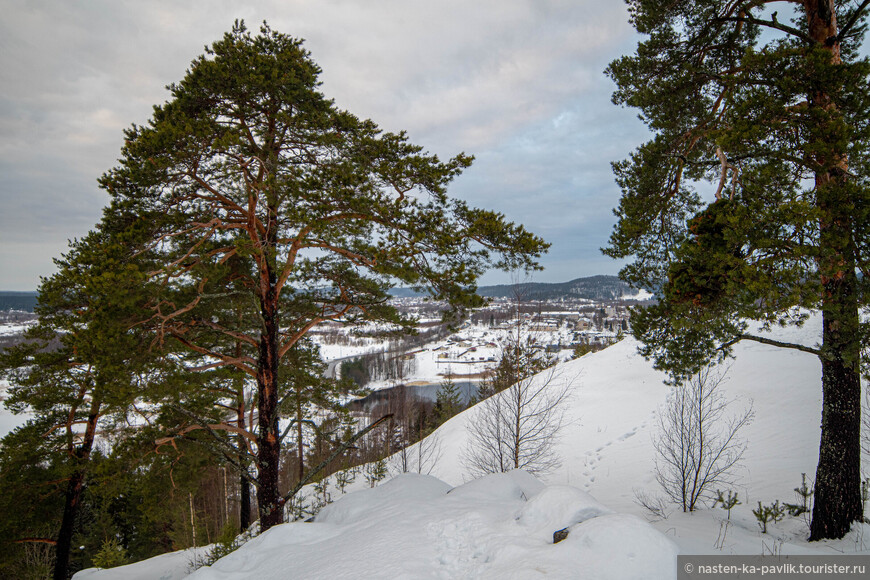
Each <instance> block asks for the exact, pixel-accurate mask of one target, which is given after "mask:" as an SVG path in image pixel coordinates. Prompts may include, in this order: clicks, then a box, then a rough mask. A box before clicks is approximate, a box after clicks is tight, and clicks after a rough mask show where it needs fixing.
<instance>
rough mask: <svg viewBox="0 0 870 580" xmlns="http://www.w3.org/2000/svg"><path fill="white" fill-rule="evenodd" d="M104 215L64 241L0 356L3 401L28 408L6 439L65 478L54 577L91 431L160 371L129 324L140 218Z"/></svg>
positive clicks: (62, 570) (81, 485)
mask: <svg viewBox="0 0 870 580" xmlns="http://www.w3.org/2000/svg"><path fill="white" fill-rule="evenodd" d="M112 219H115V220H117V218H114V217H113V218H111V219H106V220H104V222H103V223H102V224H101V228H100V229H97V230H94V231H92V232H91V233H89V234H88V235H87V236H86V237H85V238H84V239H82V240H79V241H75V242H72V243H71V248H70V251H69V252H68V253H67V254H66V255H64V256H63V257H62V258H60V259H58V260H55V262H56V264H57V266H58V272H57V273H56V274H55V275H54V276H52V277H50V278H47V279H43V281H42V284H40V287H39V301H38V304H37V307H36V313H37V315H38V316H39V319H38V323H37V325H36V326H34V327H33V328H31V329H29V330H28V331H27V332H26V334H25V337H26V338H27V339H28V340H27V342H26V343H25V344H22V345H19V346H17V347H13V348H11V349H8V350H6V351H4V352H3V353H2V355H0V372H2V374H3V376H4V377H5V378H6V379H7V380H9V382H10V385H11V386H10V388H9V389H8V393H9V397H8V399H7V400H6V402H5V404H6V406H7V407H9V408H10V409H12V410H13V411H14V412H25V411H27V412H31V413H33V415H35V418H34V419H31V420H30V422H29V423H28V426H27V427H26V428H25V429H22V430H20V431H18V432H16V434H15V435H14V437H12V438H7V439H5V440H4V445H9V444H11V442H12V441H15V440H17V439H19V438H20V437H21V436H23V435H24V434H25V433H28V432H30V433H33V434H36V431H34V430H33V428H34V427H35V426H37V425H38V426H39V432H40V433H41V435H42V437H41V440H39V441H36V442H31V443H30V444H31V445H33V446H34V447H35V448H36V449H40V450H42V452H43V453H44V454H47V455H48V456H49V457H50V458H51V459H50V461H51V463H52V464H53V465H55V466H57V467H58V468H59V469H62V470H63V472H64V477H63V479H64V480H65V481H66V490H65V500H64V507H63V514H62V517H61V518H60V531H59V532H58V535H57V540H56V544H55V546H56V550H55V552H56V557H55V566H54V578H56V579H59V580H60V579H63V580H66V578H67V577H68V575H69V561H70V551H71V547H72V540H73V533H74V525H75V522H76V517H77V514H78V512H79V507H80V505H81V501H82V495H83V492H84V489H85V487H86V485H87V475H88V469H89V464H90V458H91V453H92V451H93V447H94V442H95V440H96V434H97V431H98V429H105V430H108V429H109V426H110V424H111V422H112V420H119V419H123V418H124V417H125V416H126V415H127V414H128V413H129V412H130V411H131V409H132V405H133V403H134V402H136V401H139V400H142V397H143V394H144V393H146V392H147V387H148V386H149V385H150V384H151V381H152V380H154V379H155V378H156V377H158V376H159V375H160V370H159V366H158V364H159V358H158V357H156V356H154V355H153V353H152V351H151V350H150V348H149V342H150V338H148V337H146V335H145V333H144V332H142V330H141V329H138V328H136V326H135V325H136V323H137V322H138V321H141V319H142V318H143V317H144V316H145V315H146V312H145V311H143V310H141V305H142V304H143V301H142V296H143V290H144V288H145V286H147V284H145V275H144V267H143V263H142V261H141V255H140V256H139V257H137V256H136V249H137V248H138V246H137V245H136V244H135V243H134V241H135V238H136V236H139V235H141V232H142V228H146V229H147V220H144V219H142V218H133V220H132V221H131V223H128V224H125V227H126V229H113V228H119V224H117V223H115V224H112V223H111V221H112Z"/></svg>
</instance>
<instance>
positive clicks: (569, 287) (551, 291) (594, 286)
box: [390, 276, 637, 300]
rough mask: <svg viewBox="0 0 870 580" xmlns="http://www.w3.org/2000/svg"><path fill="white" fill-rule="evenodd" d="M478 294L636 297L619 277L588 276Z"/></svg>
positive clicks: (407, 293)
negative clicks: (568, 280)
mask: <svg viewBox="0 0 870 580" xmlns="http://www.w3.org/2000/svg"><path fill="white" fill-rule="evenodd" d="M477 293H478V294H480V295H481V296H484V297H486V298H513V297H514V296H516V295H517V293H519V295H520V296H521V297H522V299H523V300H558V299H559V298H585V299H587V300H614V299H617V298H619V297H621V296H634V295H636V294H637V290H634V289H633V288H631V287H630V286H629V285H628V284H626V283H625V282H623V281H622V280H620V279H619V278H617V277H616V276H589V277H586V278H577V279H576V280H571V281H570V282H556V283H546V282H526V283H521V284H516V285H514V284H500V285H497V286H482V287H480V288H478V290H477ZM390 294H392V295H393V296H395V297H397V298H408V297H413V296H420V294H419V293H415V292H414V291H413V290H411V289H410V288H393V290H391V291H390Z"/></svg>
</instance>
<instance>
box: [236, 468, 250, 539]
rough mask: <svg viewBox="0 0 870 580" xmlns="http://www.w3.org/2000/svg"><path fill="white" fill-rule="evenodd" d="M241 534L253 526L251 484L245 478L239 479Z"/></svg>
mask: <svg viewBox="0 0 870 580" xmlns="http://www.w3.org/2000/svg"><path fill="white" fill-rule="evenodd" d="M239 495H240V498H239V533H241V534H243V533H245V530H247V529H248V526H250V525H251V483H250V482H249V481H248V478H247V477H245V476H241V477H239Z"/></svg>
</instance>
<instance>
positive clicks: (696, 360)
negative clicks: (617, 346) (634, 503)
mask: <svg viewBox="0 0 870 580" xmlns="http://www.w3.org/2000/svg"><path fill="white" fill-rule="evenodd" d="M629 5H630V8H629V11H630V15H631V22H632V24H633V25H634V26H635V28H636V29H637V31H638V32H639V33H641V34H642V35H644V39H643V40H642V41H641V42H640V44H639V45H638V47H637V51H636V53H635V54H634V55H631V56H626V57H623V58H620V59H618V60H616V61H614V62H613V63H611V65H610V67H609V68H608V71H607V72H608V74H609V75H610V77H611V78H612V79H613V80H614V81H615V82H616V83H617V85H618V88H617V91H616V92H615V93H614V96H613V100H614V102H615V103H617V104H621V105H627V106H631V107H636V108H638V109H639V110H640V112H641V115H642V119H643V120H644V121H645V122H646V123H647V124H648V125H649V127H650V128H651V129H652V131H653V132H654V137H653V139H652V140H650V141H649V142H648V143H646V144H644V145H642V146H641V147H639V148H638V149H637V151H636V152H635V153H634V154H632V156H631V157H630V158H629V159H627V160H624V161H620V162H617V163H614V171H615V174H616V178H617V181H618V183H619V185H620V186H621V188H622V190H623V196H622V199H621V201H620V204H619V207H618V208H617V209H616V210H615V213H616V215H617V217H618V218H619V222H618V224H617V225H616V227H615V229H614V231H613V234H612V235H611V238H610V244H609V246H608V247H607V248H606V249H605V250H604V251H605V253H607V254H609V255H611V256H613V257H617V258H624V257H629V256H632V257H634V262H633V263H630V264H629V265H627V266H626V267H625V268H624V269H623V271H622V272H621V276H622V277H623V279H625V280H626V281H629V282H631V283H633V284H635V285H638V286H642V287H648V288H654V287H659V286H660V284H661V282H662V281H664V285H663V287H662V291H661V293H660V301H659V303H658V304H657V305H656V306H653V307H650V308H647V309H643V310H639V309H636V310H635V311H634V314H633V316H632V320H631V323H632V329H633V332H634V334H635V336H637V337H638V338H639V339H641V341H642V342H643V343H644V344H643V347H642V349H641V351H642V353H643V354H644V355H645V356H648V357H651V358H653V359H654V360H655V364H656V366H657V367H658V368H660V369H664V370H667V371H670V372H671V373H672V375H673V377H674V380H675V381H677V382H681V381H683V380H685V379H686V378H687V377H690V376H691V375H692V374H694V373H695V372H697V371H698V370H699V369H701V368H703V367H704V365H706V364H708V363H709V362H711V361H716V360H721V359H722V358H724V357H726V356H728V355H729V354H730V352H731V348H732V347H733V345H734V344H735V343H736V342H738V341H740V340H755V341H759V342H762V343H766V344H772V345H775V346H782V347H786V348H792V349H796V350H800V351H803V352H807V353H809V354H813V355H816V356H818V357H819V359H820V361H821V363H822V375H823V376H822V388H823V392H824V400H825V403H824V405H825V410H824V413H823V427H822V441H821V445H820V457H819V465H818V470H817V474H816V479H815V481H816V488H815V502H814V513H813V525H812V528H811V534H810V535H811V539H813V540H817V539H822V538H839V537H842V536H843V535H844V534H845V533H846V532H847V531H848V530H849V526H850V523H851V522H852V521H855V520H860V519H861V517H862V509H861V504H860V497H859V496H860V493H859V492H860V490H859V481H860V474H859V457H860V450H859V437H860V381H859V375H860V366H861V365H862V364H864V365H866V363H867V361H866V359H864V358H862V352H863V351H864V349H866V348H867V347H868V345H870V342H868V325H867V323H866V322H861V321H860V320H859V316H858V312H859V309H860V308H861V307H863V306H866V305H867V296H870V293H868V291H867V290H868V288H867V284H868V281H870V278H868V277H867V275H866V274H867V272H868V267H870V252H868V249H870V247H868V245H867V240H868V239H870V237H868V230H870V188H868V187H867V185H868V182H867V180H868V175H870V149H868V147H870V91H868V89H870V86H868V75H870V61H868V59H867V58H865V57H862V56H859V51H860V49H861V47H862V43H863V40H864V33H865V30H866V24H865V20H866V15H867V10H868V2H861V3H858V2H850V1H840V0H803V1H800V2H779V1H777V0H773V1H768V2H756V1H754V0H738V1H728V2H726V1H723V0H692V1H687V2H667V3H663V2H659V1H656V0H630V1H629ZM776 5H781V6H782V7H783V10H789V13H791V14H790V15H786V17H783V19H782V20H780V19H778V12H777V10H776ZM792 10H793V13H792ZM708 192H709V193H708ZM714 192H715V194H714ZM714 197H715V199H713V198H714ZM858 273H861V276H858V275H857V274H858ZM808 310H819V311H821V313H822V316H823V319H824V322H823V328H824V330H823V341H822V345H821V347H820V348H814V347H808V346H806V345H801V344H792V343H784V342H779V341H772V340H769V339H767V338H765V337H764V336H763V334H759V333H754V332H751V331H750V323H749V320H759V321H761V322H762V323H763V324H764V325H767V326H769V325H776V324H781V325H797V326H800V325H801V324H802V323H803V322H804V321H805V320H806V317H807V316H808V314H807V311H808Z"/></svg>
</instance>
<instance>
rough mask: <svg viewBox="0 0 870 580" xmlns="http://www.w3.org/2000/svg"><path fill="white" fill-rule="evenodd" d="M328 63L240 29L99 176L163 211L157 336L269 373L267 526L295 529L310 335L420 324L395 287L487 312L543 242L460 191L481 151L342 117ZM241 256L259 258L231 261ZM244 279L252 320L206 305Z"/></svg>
mask: <svg viewBox="0 0 870 580" xmlns="http://www.w3.org/2000/svg"><path fill="white" fill-rule="evenodd" d="M319 73H320V69H319V68H318V67H317V65H316V64H315V63H314V62H313V61H312V60H311V57H310V56H309V54H308V52H307V51H305V50H304V49H303V48H302V46H301V41H299V40H297V39H294V38H291V37H288V36H286V35H283V34H280V33H278V32H275V31H273V30H271V29H269V28H268V27H267V26H266V25H264V26H263V27H262V28H261V32H260V34H259V35H256V36H254V35H252V34H250V33H249V32H248V31H247V30H246V28H245V27H244V25H243V24H241V23H237V24H236V26H235V27H234V28H233V30H232V32H230V33H227V34H226V35H225V36H224V38H223V39H222V40H220V41H218V42H216V43H214V45H213V46H212V47H211V48H209V49H207V52H206V55H204V56H202V57H200V58H198V59H196V60H195V61H194V62H193V63H192V65H191V67H190V70H189V71H188V73H187V75H186V76H185V78H184V79H183V80H182V81H181V82H179V83H178V84H175V85H172V86H171V87H170V89H171V92H172V98H171V100H170V101H169V102H167V103H165V104H163V105H161V106H159V107H156V108H155V112H154V116H153V118H152V120H151V121H150V123H149V124H148V125H147V126H136V127H133V128H132V129H131V130H129V131H128V132H127V135H126V145H125V146H124V149H123V152H122V159H121V162H120V165H119V166H118V167H117V168H115V169H113V170H112V171H110V172H109V173H107V174H106V175H105V176H104V177H103V179H102V180H101V184H102V186H103V187H104V188H105V189H106V190H107V191H108V192H109V193H110V194H111V195H112V196H113V198H114V199H115V200H116V201H119V202H123V203H130V204H133V205H136V204H138V206H139V207H140V209H141V211H143V212H147V213H156V214H160V215H161V216H162V219H161V231H160V232H158V233H157V234H156V235H155V236H154V239H153V242H154V247H155V249H159V250H161V251H163V252H164V256H165V257H164V264H163V267H162V268H161V269H160V271H159V272H155V276H156V277H158V278H160V279H161V280H162V284H163V285H162V288H163V289H164V290H165V294H163V295H161V296H158V297H157V298H156V299H155V301H154V302H153V308H154V315H155V318H154V321H155V322H156V325H155V326H156V329H157V330H158V332H159V333H161V335H162V336H165V337H171V338H173V339H174V340H177V341H180V342H182V343H184V344H185V345H186V346H187V347H188V348H189V349H191V350H192V351H194V352H197V353H199V354H200V355H202V357H203V361H204V364H203V365H202V366H208V365H224V366H227V365H229V366H234V367H236V368H237V369H239V370H240V371H242V372H245V373H247V374H248V375H249V376H250V377H252V378H253V379H254V380H256V383H257V396H258V400H257V417H258V418H257V420H258V431H257V458H256V467H257V471H258V484H259V485H258V490H257V493H258V506H259V510H260V514H259V515H260V523H261V527H262V529H264V530H265V529H268V528H269V527H271V526H272V525H274V524H277V523H280V522H281V521H283V509H282V507H283V506H282V502H281V495H280V493H279V491H278V468H279V457H280V437H281V434H280V433H279V429H278V416H279V403H280V394H279V393H280V388H279V382H280V378H279V368H280V363H281V359H282V358H284V357H286V356H287V355H288V353H290V352H291V351H292V349H293V348H294V347H295V345H296V344H297V343H299V341H301V340H302V339H303V337H305V335H306V333H307V332H308V331H309V330H310V329H311V328H313V327H314V326H315V325H317V324H319V323H320V322H323V321H327V320H335V321H342V322H353V321H354V320H358V319H361V318H365V319H378V320H385V321H390V322H394V323H397V324H407V323H408V321H403V320H402V319H401V317H400V316H399V315H398V313H397V311H396V310H395V309H393V308H392V307H391V306H390V305H389V304H388V298H389V297H388V295H387V292H386V290H387V289H388V288H389V287H390V286H392V285H394V284H395V283H396V282H397V281H399V282H401V283H404V284H409V285H412V286H427V287H429V288H430V289H431V292H432V294H433V296H435V297H436V298H440V299H445V300H447V301H449V302H450V304H452V305H453V306H454V308H455V309H458V310H461V309H463V308H466V307H469V306H476V305H479V304H480V303H481V301H482V299H480V298H479V297H477V296H476V295H475V293H474V289H475V280H476V279H477V278H478V276H479V275H480V274H481V273H482V272H483V271H484V270H485V269H486V268H488V267H499V268H506V269H513V268H518V267H520V268H531V267H534V266H535V262H534V259H535V257H537V256H538V255H540V254H541V252H543V251H545V249H546V244H545V243H544V242H543V241H542V240H541V239H539V238H537V237H535V236H533V235H531V234H529V233H528V232H526V231H525V230H524V229H523V228H522V227H520V226H516V225H514V224H511V223H508V222H506V221H505V220H504V218H503V216H501V215H499V214H496V213H494V212H489V211H484V210H479V209H474V208H469V207H468V206H467V205H466V204H464V203H463V202H461V201H458V200H453V199H450V198H449V197H448V196H447V195H446V187H447V185H448V183H449V182H450V181H451V180H452V179H453V178H454V177H455V176H456V175H458V174H459V173H460V172H461V171H462V170H463V169H464V168H466V167H468V165H469V164H470V163H471V158H470V157H468V156H466V155H458V156H457V157H455V158H453V159H450V160H448V161H447V162H442V161H440V160H439V159H438V157H436V156H434V155H429V154H426V153H423V152H422V149H421V148H420V147H417V146H415V145H412V144H410V143H409V142H408V141H407V138H406V136H405V135H404V134H390V133H383V132H381V130H380V129H379V128H378V127H377V126H376V125H375V124H374V123H373V122H371V121H367V120H360V119H358V118H356V117H354V116H353V115H351V114H350V113H347V112H345V111H341V110H339V109H338V108H337V107H335V105H334V104H333V103H332V102H331V101H329V100H328V99H326V98H325V97H324V96H323V95H322V94H321V93H320V92H319V91H318V86H319V84H320V83H319V81H318V75H319ZM233 259H238V260H241V261H243V262H244V263H245V267H243V268H238V269H228V268H225V266H226V264H227V263H228V261H229V260H233ZM231 271H232V272H234V274H232V275H235V276H238V278H237V280H236V282H235V287H236V289H237V291H238V292H241V293H243V295H244V297H245V299H246V302H247V303H248V304H249V305H250V306H251V308H252V309H253V312H254V316H255V318H254V320H253V322H255V324H251V321H250V320H248V321H244V322H243V323H242V324H241V325H239V324H238V321H237V320H235V319H232V318H228V317H221V316H220V315H217V314H215V312H214V310H213V309H211V308H210V307H209V306H208V304H209V302H210V301H212V300H213V299H215V297H218V299H221V298H220V297H221V296H222V295H223V294H224V292H225V291H226V288H227V287H228V284H227V280H226V276H227V275H230V274H229V273H230V272H231ZM185 294H186V295H187V298H186V299H185V300H183V301H179V300H178V297H179V296H183V295H185ZM218 333H220V334H223V335H225V336H227V337H231V338H233V339H236V340H238V341H240V342H241V343H242V344H243V346H244V349H243V352H241V353H236V351H235V350H228V343H227V341H225V340H216V339H214V338H213V337H214V335H215V334H218Z"/></svg>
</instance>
